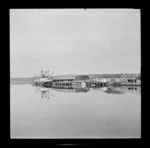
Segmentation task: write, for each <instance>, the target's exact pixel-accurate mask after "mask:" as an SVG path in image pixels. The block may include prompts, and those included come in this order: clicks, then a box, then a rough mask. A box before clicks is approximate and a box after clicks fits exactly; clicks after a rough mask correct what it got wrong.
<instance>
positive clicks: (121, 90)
mask: <svg viewBox="0 0 150 148" xmlns="http://www.w3.org/2000/svg"><path fill="white" fill-rule="evenodd" d="M91 90H94V91H102V92H105V93H106V94H117V95H123V94H125V93H136V94H140V93H141V87H140V86H120V87H114V86H109V87H96V86H90V87H77V86H75V87H74V86H69V87H68V86H67V87H66V86H64V87H62V86H61V87H50V86H35V92H36V93H37V92H40V93H41V98H42V99H44V98H47V99H51V98H53V97H55V96H54V94H53V92H54V91H57V92H62V93H63V92H64V93H87V92H89V91H91Z"/></svg>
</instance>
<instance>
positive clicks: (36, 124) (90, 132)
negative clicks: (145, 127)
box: [10, 84, 141, 138]
mask: <svg viewBox="0 0 150 148" xmlns="http://www.w3.org/2000/svg"><path fill="white" fill-rule="evenodd" d="M10 91H11V92H10V94H11V96H10V103H11V104H10V110H11V114H10V115H11V123H10V128H11V138H116V137H117V138H130V137H133V138H135V137H141V88H140V87H137V88H127V87H121V88H115V89H106V88H103V89H101V88H100V89H90V90H84V91H85V92H81V91H80V90H67V89H51V88H38V87H37V88H35V87H33V86H32V85H31V84H24V85H15V84H11V85H10ZM86 91H87V92H86Z"/></svg>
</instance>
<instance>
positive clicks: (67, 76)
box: [53, 75, 75, 80]
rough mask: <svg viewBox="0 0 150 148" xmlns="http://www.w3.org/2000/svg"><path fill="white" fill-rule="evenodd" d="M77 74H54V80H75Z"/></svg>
mask: <svg viewBox="0 0 150 148" xmlns="http://www.w3.org/2000/svg"><path fill="white" fill-rule="evenodd" d="M74 79H75V75H60V76H54V77H53V80H74Z"/></svg>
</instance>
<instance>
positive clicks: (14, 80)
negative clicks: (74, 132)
mask: <svg viewBox="0 0 150 148" xmlns="http://www.w3.org/2000/svg"><path fill="white" fill-rule="evenodd" d="M125 74H127V75H135V77H137V76H138V77H141V74H140V73H125ZM122 75H123V73H119V74H89V75H88V76H89V78H120V77H121V76H122ZM54 77H55V76H54ZM36 78H40V77H36ZM34 79H35V77H29V78H21V77H20V78H10V83H11V84H25V83H26V84H28V83H32V82H33V81H34Z"/></svg>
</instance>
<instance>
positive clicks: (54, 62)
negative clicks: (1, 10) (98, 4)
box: [9, 9, 141, 78]
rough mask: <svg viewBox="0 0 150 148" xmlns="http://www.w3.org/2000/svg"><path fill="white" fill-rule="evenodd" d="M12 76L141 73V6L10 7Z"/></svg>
mask: <svg viewBox="0 0 150 148" xmlns="http://www.w3.org/2000/svg"><path fill="white" fill-rule="evenodd" d="M9 13H10V77H11V78H13V77H33V76H35V74H36V75H40V71H41V69H42V68H43V70H47V69H49V70H50V71H53V72H54V75H62V74H104V73H105V74H106V73H108V74H109V73H140V70H141V38H140V37H141V34H140V27H141V26H140V10H139V9H86V10H85V9H10V12H9Z"/></svg>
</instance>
